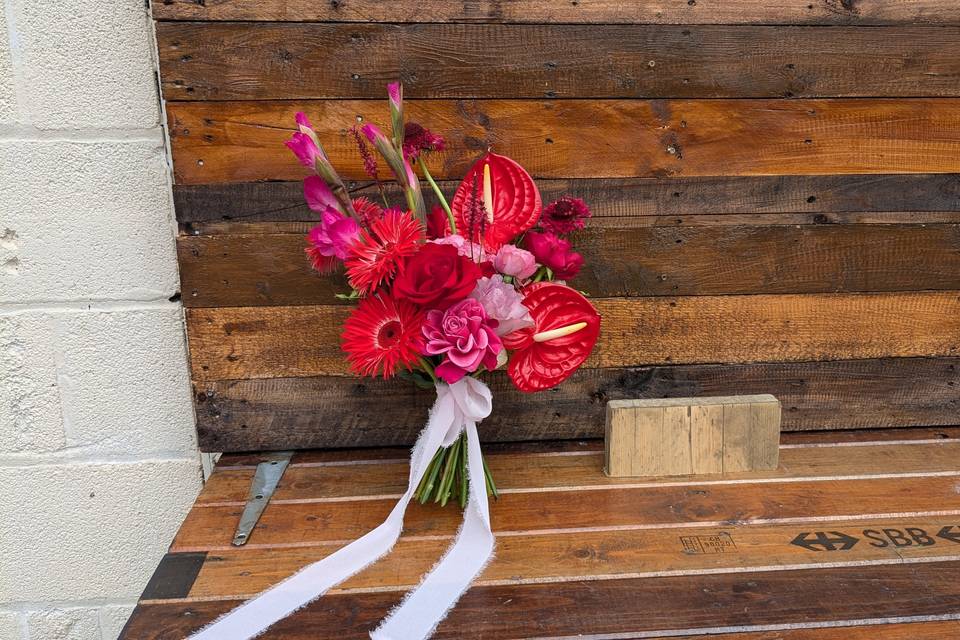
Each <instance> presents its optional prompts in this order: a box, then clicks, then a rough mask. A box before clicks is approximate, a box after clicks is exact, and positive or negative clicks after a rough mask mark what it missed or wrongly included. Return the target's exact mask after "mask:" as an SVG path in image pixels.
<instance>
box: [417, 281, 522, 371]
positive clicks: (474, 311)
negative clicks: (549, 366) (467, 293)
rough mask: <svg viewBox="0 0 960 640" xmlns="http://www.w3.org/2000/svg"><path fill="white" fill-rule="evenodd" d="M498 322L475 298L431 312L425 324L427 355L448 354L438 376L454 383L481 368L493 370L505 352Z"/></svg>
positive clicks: (425, 349)
mask: <svg viewBox="0 0 960 640" xmlns="http://www.w3.org/2000/svg"><path fill="white" fill-rule="evenodd" d="M496 329H497V321H496V320H494V319H493V318H488V317H487V314H486V312H485V311H484V310H483V305H481V304H480V302H479V301H477V300H474V299H473V298H467V299H466V300H461V301H460V302H458V303H456V304H455V305H453V306H452V307H450V308H449V309H447V310H446V311H438V310H437V309H434V310H433V311H428V312H427V320H426V322H424V324H423V335H424V337H425V338H426V343H425V345H424V351H425V353H426V354H427V355H445V356H446V358H444V360H443V362H442V363H441V364H440V366H438V367H437V368H436V374H437V375H438V376H439V377H440V378H441V379H442V380H443V381H444V382H446V383H448V384H453V383H454V382H456V381H458V380H460V379H461V378H463V376H465V375H466V374H468V373H473V372H474V371H476V370H477V369H479V368H480V367H481V366H484V367H486V368H487V369H489V370H490V371H493V370H494V369H496V367H497V354H498V353H500V352H501V351H502V350H503V343H502V342H500V338H499V336H497V333H496Z"/></svg>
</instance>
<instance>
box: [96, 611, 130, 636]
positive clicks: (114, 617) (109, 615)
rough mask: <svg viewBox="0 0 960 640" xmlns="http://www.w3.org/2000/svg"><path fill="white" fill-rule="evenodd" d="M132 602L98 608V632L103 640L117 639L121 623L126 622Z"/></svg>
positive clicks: (121, 629) (121, 626) (121, 628)
mask: <svg viewBox="0 0 960 640" xmlns="http://www.w3.org/2000/svg"><path fill="white" fill-rule="evenodd" d="M133 607H134V604H133V603H131V604H124V605H115V606H111V607H103V608H102V609H100V633H101V635H102V636H103V640H117V638H118V637H120V632H121V631H123V625H125V624H127V620H128V619H129V618H130V614H131V613H133Z"/></svg>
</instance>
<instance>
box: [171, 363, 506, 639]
mask: <svg viewBox="0 0 960 640" xmlns="http://www.w3.org/2000/svg"><path fill="white" fill-rule="evenodd" d="M492 408H493V399H492V396H491V394H490V389H489V388H488V387H487V385H485V384H484V383H482V382H480V381H479V380H477V379H476V378H471V377H465V378H463V379H461V380H459V381H458V382H455V383H454V384H451V385H446V384H443V383H439V384H437V401H436V402H435V403H434V405H433V408H432V409H431V410H430V419H429V420H428V422H427V426H426V427H425V428H424V429H423V431H422V432H421V433H420V436H419V437H418V438H417V443H416V444H415V445H414V447H413V454H412V455H411V457H410V480H409V484H408V485H407V491H406V493H404V494H403V497H401V498H400V501H399V502H397V504H396V506H395V507H394V508H393V511H391V512H390V515H389V516H387V519H386V520H384V521H383V523H382V524H381V525H380V526H378V527H377V528H376V529H374V530H373V531H370V532H369V533H367V534H366V535H364V536H363V537H361V538H358V539H357V540H354V541H353V542H351V543H350V544H348V545H347V546H345V547H343V548H342V549H339V550H338V551H336V552H335V553H333V554H331V555H329V556H327V557H326V558H324V559H323V560H320V561H318V562H314V563H313V564H310V565H308V566H306V567H304V568H303V569H302V570H300V571H299V572H298V573H296V574H294V575H293V576H291V577H290V578H287V579H286V580H284V581H283V582H280V583H278V584H276V585H274V586H273V587H271V588H270V589H268V590H266V591H264V592H263V593H261V594H260V595H258V596H257V597H255V598H253V599H251V600H248V601H247V602H245V603H243V604H242V605H240V606H239V607H237V608H236V609H234V610H233V611H231V612H229V613H227V614H226V615H224V616H223V617H221V618H219V619H218V620H216V621H214V622H213V623H212V624H210V625H208V626H207V627H205V628H203V629H201V630H200V631H198V632H197V633H195V634H193V635H192V636H190V640H248V639H249V638H254V637H256V636H258V635H260V634H261V633H263V632H264V631H266V630H267V628H269V627H270V626H271V625H273V624H274V623H275V622H277V621H278V620H281V619H283V618H286V617H287V616H289V615H290V614H292V613H293V612H295V611H297V610H298V609H300V608H301V607H304V606H306V605H307V604H309V603H310V602H312V601H314V600H316V599H317V598H319V597H320V596H321V595H323V594H324V593H325V592H326V591H327V590H329V589H331V588H332V587H334V586H336V585H337V584H339V583H341V582H343V581H344V580H346V579H347V578H349V577H350V576H352V575H354V574H356V573H358V572H360V571H361V570H363V569H364V568H366V567H367V566H368V565H370V564H372V563H374V562H376V561H377V560H378V559H380V558H381V557H382V556H384V555H385V554H387V553H388V552H389V551H390V549H392V548H393V545H394V544H396V542H397V539H398V538H399V537H400V533H401V531H402V530H403V514H404V512H405V511H406V509H407V504H408V503H409V502H410V500H411V498H412V497H413V492H414V491H415V490H416V488H417V486H419V484H420V480H421V479H422V478H423V475H424V474H425V473H426V471H427V466H428V465H429V464H430V461H431V460H432V459H433V456H434V454H435V453H436V452H437V450H438V449H440V447H441V446H443V447H449V446H450V445H451V444H453V443H454V441H455V440H456V439H457V437H459V435H460V433H461V432H462V431H466V432H467V452H468V455H467V474H468V478H469V481H470V499H469V501H468V502H467V508H466V510H465V511H464V514H463V526H462V527H461V528H460V531H459V533H458V534H457V537H456V539H455V540H454V542H453V544H452V545H450V547H449V548H448V549H447V552H446V554H445V555H444V557H443V558H442V559H441V560H440V561H439V562H438V563H437V564H436V566H434V568H433V569H432V570H431V571H430V573H428V574H427V575H426V577H425V578H424V579H423V581H421V583H420V585H419V586H418V587H417V588H416V589H414V590H413V591H411V592H410V593H408V594H407V597H406V598H405V599H404V600H403V602H402V603H401V604H400V605H399V606H398V607H396V608H395V609H394V610H393V611H392V612H391V613H390V615H389V616H387V618H386V619H384V621H383V622H382V623H381V624H380V626H379V627H377V629H376V630H375V631H372V632H371V633H370V637H371V638H372V639H373V640H423V639H424V638H427V637H429V636H430V635H431V634H432V633H433V631H434V629H436V627H437V625H438V624H440V622H441V621H442V620H443V619H444V618H445V617H446V615H447V611H449V610H450V608H452V607H453V605H455V604H456V603H457V600H459V599H460V596H461V595H462V594H463V592H464V591H466V590H467V588H469V586H470V583H471V582H473V580H474V578H476V577H477V576H478V575H479V574H480V572H481V571H483V568H484V567H485V566H486V564H487V562H488V561H489V560H490V557H491V555H492V554H493V545H494V538H493V531H492V530H491V528H490V510H489V506H488V505H487V488H486V479H485V477H484V473H483V461H482V458H481V453H480V439H479V437H478V435H477V423H479V422H480V421H481V420H483V419H484V418H486V417H487V416H489V415H490V411H491V409H492Z"/></svg>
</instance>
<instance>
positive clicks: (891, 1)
mask: <svg viewBox="0 0 960 640" xmlns="http://www.w3.org/2000/svg"><path fill="white" fill-rule="evenodd" d="M151 4H152V6H153V15H154V17H155V18H156V19H157V20H251V21H266V20H269V21H273V20H278V21H292V22H298V21H320V22H327V21H330V22H401V23H408V22H414V23H415V22H470V23H476V22H492V23H500V22H528V23H540V22H550V23H601V24H602V23H625V24H634V23H638V24H643V23H652V24H704V23H705V24H909V23H914V22H917V23H930V24H937V23H942V24H958V23H960V7H957V5H956V4H955V3H954V2H953V1H952V0H913V1H908V2H905V1H904V0H861V1H857V2H843V1H841V0H781V1H780V2H768V1H766V0H697V1H695V2H693V3H691V2H671V1H670V0H635V1H633V2H629V3H624V2H620V1H618V0H591V1H590V2H577V3H576V4H574V3H573V2H570V1H569V0H534V1H519V0H507V1H503V0H479V1H474V0H469V1H467V0H397V1H395V2H390V3H384V2H382V1H381V0H349V1H346V2H344V1H342V0H341V1H338V2H315V1H314V0H267V1H261V2H258V1H255V0H206V1H205V2H197V0H157V1H156V2H153V3H151Z"/></svg>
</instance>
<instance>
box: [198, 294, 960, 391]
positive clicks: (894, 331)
mask: <svg viewBox="0 0 960 640" xmlns="http://www.w3.org/2000/svg"><path fill="white" fill-rule="evenodd" d="M594 304H595V306H596V308H597V310H598V311H599V312H600V313H601V315H602V316H603V328H602V331H601V335H600V340H599V342H598V344H597V349H596V350H595V352H594V355H593V356H591V357H590V359H589V360H588V361H587V363H586V364H587V366H588V367H631V366H640V365H644V364H657V363H676V364H693V363H711V362H726V363H737V362H786V361H808V360H844V359H861V358H864V359H865V358H881V357H896V356H902V357H908V356H950V355H955V354H957V353H960V297H958V294H957V293H956V292H918V293H887V294H817V295H755V296H691V297H678V298H675V297H663V298H635V299H623V298H607V299H597V300H595V301H594ZM349 312H350V309H349V308H348V307H342V306H339V307H338V306H312V307H305V306H304V307H289V306H288V307H224V308H208V309H197V308H195V309H188V310H187V327H188V330H189V332H190V336H191V348H190V355H191V362H192V365H193V376H194V379H196V380H201V381H207V380H228V379H239V378H279V377H297V376H312V375H346V374H347V372H348V365H347V362H346V361H345V359H344V357H343V353H342V352H341V350H340V346H339V337H340V331H341V327H342V325H343V321H344V320H345V318H346V316H347V315H348V313H349Z"/></svg>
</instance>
